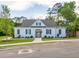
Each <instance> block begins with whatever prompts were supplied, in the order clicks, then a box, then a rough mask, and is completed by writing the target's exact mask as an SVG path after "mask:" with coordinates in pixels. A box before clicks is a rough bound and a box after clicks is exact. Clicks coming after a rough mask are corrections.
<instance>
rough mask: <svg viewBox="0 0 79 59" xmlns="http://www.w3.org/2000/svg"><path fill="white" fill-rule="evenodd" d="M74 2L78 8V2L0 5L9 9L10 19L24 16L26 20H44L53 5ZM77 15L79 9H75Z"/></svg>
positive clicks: (13, 0) (5, 0)
mask: <svg viewBox="0 0 79 59" xmlns="http://www.w3.org/2000/svg"><path fill="white" fill-rule="evenodd" d="M70 1H75V2H76V6H77V7H78V6H79V0H0V5H1V4H5V5H8V7H9V8H10V10H11V11H10V13H11V17H20V16H24V17H27V18H42V19H43V18H45V17H46V15H47V9H48V8H49V7H52V6H53V5H54V4H55V3H58V2H61V3H64V2H70ZM0 10H1V7H0ZM76 12H77V13H79V9H76Z"/></svg>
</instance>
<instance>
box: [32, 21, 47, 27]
mask: <svg viewBox="0 0 79 59" xmlns="http://www.w3.org/2000/svg"><path fill="white" fill-rule="evenodd" d="M31 26H46V25H45V24H44V23H43V22H42V21H41V20H36V21H35V22H34V23H33V24H32V25H31Z"/></svg>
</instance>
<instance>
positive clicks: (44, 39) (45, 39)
mask: <svg viewBox="0 0 79 59" xmlns="http://www.w3.org/2000/svg"><path fill="white" fill-rule="evenodd" d="M72 39H74V40H75V39H79V38H72V37H71V38H42V40H43V41H47V40H72Z"/></svg>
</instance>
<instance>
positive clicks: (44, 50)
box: [0, 41, 79, 58]
mask: <svg viewBox="0 0 79 59" xmlns="http://www.w3.org/2000/svg"><path fill="white" fill-rule="evenodd" d="M0 57H1V58H8V57H9V58H77V57H79V42H77V41H72V42H68V41H67V42H51V43H44V44H31V45H24V46H14V47H9V48H5V49H0Z"/></svg>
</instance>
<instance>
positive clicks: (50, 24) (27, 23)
mask: <svg viewBox="0 0 79 59" xmlns="http://www.w3.org/2000/svg"><path fill="white" fill-rule="evenodd" d="M35 21H37V20H32V19H31V20H23V22H22V24H21V25H20V26H19V27H38V26H31V25H32V24H33V23H34V22H35ZM41 21H42V22H43V23H44V24H45V25H46V27H56V23H55V22H54V21H53V20H47V19H46V20H41ZM39 27H45V26H39Z"/></svg>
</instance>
